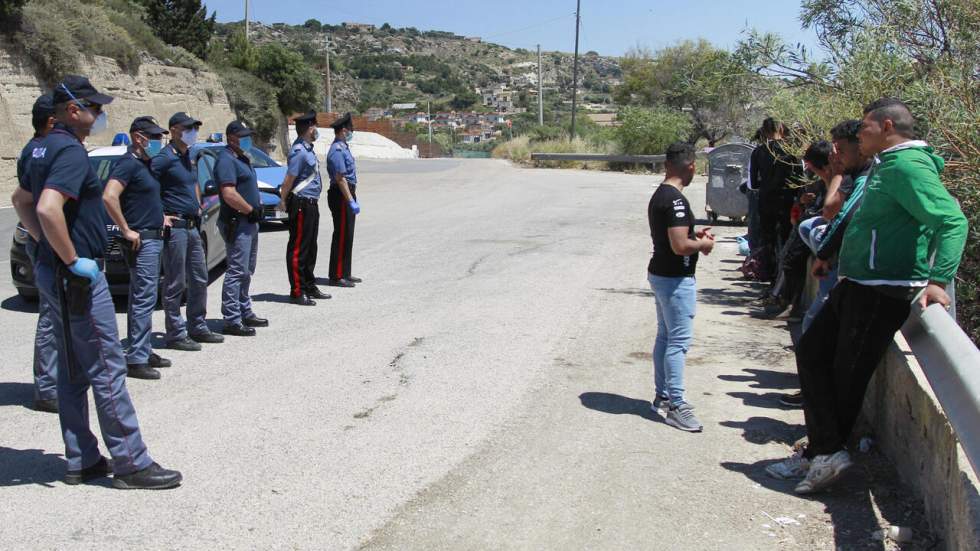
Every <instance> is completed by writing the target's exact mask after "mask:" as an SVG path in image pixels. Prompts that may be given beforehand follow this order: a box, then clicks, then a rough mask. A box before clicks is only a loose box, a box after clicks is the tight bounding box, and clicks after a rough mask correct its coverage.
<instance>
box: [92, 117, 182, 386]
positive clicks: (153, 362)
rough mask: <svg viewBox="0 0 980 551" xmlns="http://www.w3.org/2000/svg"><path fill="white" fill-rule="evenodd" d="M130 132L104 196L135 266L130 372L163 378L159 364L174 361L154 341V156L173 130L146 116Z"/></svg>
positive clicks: (157, 217) (158, 216)
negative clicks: (156, 349)
mask: <svg viewBox="0 0 980 551" xmlns="http://www.w3.org/2000/svg"><path fill="white" fill-rule="evenodd" d="M129 133H130V137H131V140H130V143H131V144H132V145H130V146H129V149H128V151H126V154H125V155H123V156H122V158H120V159H119V161H118V162H116V165H115V166H114V167H112V172H111V173H110V174H109V181H108V182H106V186H105V191H104V192H103V194H102V202H103V203H105V208H106V211H108V213H109V216H111V217H112V220H113V221H114V222H115V223H116V225H117V226H119V237H118V238H117V239H118V240H119V242H120V245H121V247H120V248H121V249H122V251H123V259H124V260H125V261H126V265H127V267H128V268H129V301H128V302H129V308H128V310H127V315H126V335H127V336H128V337H129V347H128V349H127V350H126V368H127V370H128V375H129V376H130V377H133V378H136V379H151V380H152V379H159V378H160V372H159V371H157V370H156V368H157V367H170V365H171V363H170V360H167V359H165V358H161V357H160V356H158V355H157V354H155V353H154V352H153V349H152V348H151V347H150V331H151V329H152V327H153V309H154V308H155V307H156V304H157V287H158V286H159V284H160V254H161V252H162V251H163V201H162V200H161V198H160V182H159V181H157V179H156V178H154V177H153V174H152V173H151V172H150V162H151V160H152V159H153V158H154V157H156V156H157V154H159V153H160V150H162V149H163V135H164V134H166V133H167V131H166V130H164V129H163V128H161V127H160V126H159V125H158V124H157V122H156V120H154V119H153V117H146V116H144V117H137V118H136V119H134V120H133V123H132V124H131V125H130V126H129Z"/></svg>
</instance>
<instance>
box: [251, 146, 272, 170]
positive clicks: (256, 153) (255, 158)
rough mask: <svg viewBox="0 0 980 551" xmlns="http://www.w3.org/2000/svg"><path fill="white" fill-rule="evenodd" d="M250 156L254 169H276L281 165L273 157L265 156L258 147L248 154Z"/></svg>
mask: <svg viewBox="0 0 980 551" xmlns="http://www.w3.org/2000/svg"><path fill="white" fill-rule="evenodd" d="M248 156H249V157H251V158H252V167H253V168H274V167H277V166H279V163H277V162H276V161H274V160H273V159H272V157H270V156H268V155H266V154H265V151H262V150H261V149H259V148H257V147H252V150H251V151H249V152H248Z"/></svg>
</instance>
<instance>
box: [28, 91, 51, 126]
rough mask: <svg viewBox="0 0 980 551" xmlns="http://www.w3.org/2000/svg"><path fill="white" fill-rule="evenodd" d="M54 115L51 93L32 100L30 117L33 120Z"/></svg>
mask: <svg viewBox="0 0 980 551" xmlns="http://www.w3.org/2000/svg"><path fill="white" fill-rule="evenodd" d="M53 116H54V99H53V98H52V97H51V94H44V95H43V96H39V97H38V98H37V99H36V100H34V107H33V108H32V109H31V118H33V119H34V120H42V119H47V118H48V117H53Z"/></svg>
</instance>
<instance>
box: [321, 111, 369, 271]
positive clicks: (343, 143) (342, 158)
mask: <svg viewBox="0 0 980 551" xmlns="http://www.w3.org/2000/svg"><path fill="white" fill-rule="evenodd" d="M330 127H331V128H333V131H334V136H335V138H334V141H333V144H331V145H330V151H329V152H328V153H327V174H329V176H330V189H328V190H327V206H329V207H330V215H331V216H332V217H333V239H331V240H330V278H329V280H328V282H327V284H328V285H331V286H333V287H353V286H354V284H355V283H360V282H361V279H360V278H356V277H351V274H350V269H351V268H350V266H351V252H352V251H353V248H354V219H355V218H356V217H357V214H358V213H360V212H361V206H360V205H358V204H357V167H356V166H355V165H354V156H353V155H351V153H350V146H349V145H348V142H350V140H351V139H352V138H353V137H354V122H353V120H352V119H351V115H350V113H347V114H346V115H344V116H343V117H340V118H339V119H337V120H336V121H334V122H333V124H331V125H330Z"/></svg>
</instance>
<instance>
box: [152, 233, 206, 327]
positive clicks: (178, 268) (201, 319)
mask: <svg viewBox="0 0 980 551" xmlns="http://www.w3.org/2000/svg"><path fill="white" fill-rule="evenodd" d="M168 231H169V236H168V237H167V238H166V239H165V240H164V243H163V311H164V320H165V327H166V330H167V335H166V337H165V340H166V341H167V342H168V343H172V342H175V341H179V340H183V339H185V338H187V333H188V331H189V332H190V333H191V334H194V335H200V334H207V333H208V332H209V329H208V324H207V322H206V321H205V317H206V316H207V306H208V265H207V257H206V256H205V254H204V241H203V240H202V239H201V233H200V232H199V231H198V230H197V228H170V229H169V230H168ZM185 290H186V291H187V321H186V322H185V321H184V318H183V316H181V315H180V303H181V300H182V298H183V296H184V291H185Z"/></svg>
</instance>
